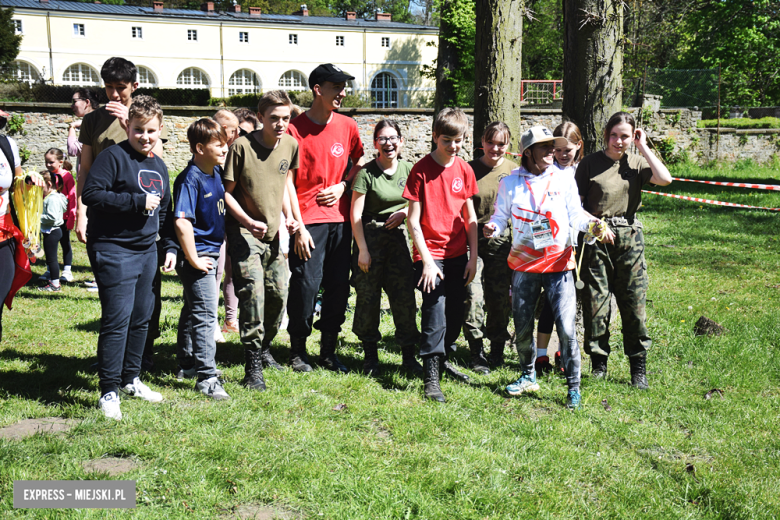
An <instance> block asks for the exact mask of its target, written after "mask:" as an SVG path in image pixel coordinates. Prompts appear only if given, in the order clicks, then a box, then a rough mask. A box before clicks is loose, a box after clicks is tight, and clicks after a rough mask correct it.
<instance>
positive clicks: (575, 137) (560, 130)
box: [536, 121, 584, 374]
mask: <svg viewBox="0 0 780 520" xmlns="http://www.w3.org/2000/svg"><path fill="white" fill-rule="evenodd" d="M553 136H555V137H565V138H566V139H567V140H568V143H567V144H566V146H557V147H556V148H555V166H557V167H558V169H560V170H561V172H562V174H565V175H566V176H567V178H568V177H571V181H572V182H575V181H574V172H575V171H577V164H578V163H579V162H580V159H582V151H583V149H584V148H583V146H584V142H583V141H582V134H581V133H580V129H579V128H578V127H577V125H575V124H574V123H572V122H571V121H567V122H565V123H562V124H560V125H558V126H557V127H555V130H553ZM571 243H572V245H574V246H575V247H576V246H577V231H576V230H571ZM543 300H544V307H542V313H541V315H540V316H539V324H538V326H537V329H536V356H537V357H536V373H537V374H546V373H548V372H550V371H551V370H552V369H553V366H552V365H551V364H550V357H549V356H548V355H547V346H548V345H549V344H550V338H551V337H552V331H553V326H554V325H555V317H554V316H553V311H552V307H551V306H550V300H548V299H547V298H543ZM555 366H556V367H558V369H559V370H560V371H561V372H563V362H562V361H561V351H560V349H558V351H557V352H556V353H555Z"/></svg>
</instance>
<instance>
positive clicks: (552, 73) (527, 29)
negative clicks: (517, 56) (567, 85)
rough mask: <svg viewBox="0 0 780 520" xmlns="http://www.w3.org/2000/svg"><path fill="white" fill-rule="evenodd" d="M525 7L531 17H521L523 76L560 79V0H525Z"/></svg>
mask: <svg viewBox="0 0 780 520" xmlns="http://www.w3.org/2000/svg"><path fill="white" fill-rule="evenodd" d="M525 7H526V8H527V9H530V10H531V11H532V12H533V15H532V16H533V20H529V19H528V18H524V19H523V55H522V62H523V64H522V70H523V79H563V12H562V2H561V0H526V2H525ZM516 16H520V15H519V14H518V15H516Z"/></svg>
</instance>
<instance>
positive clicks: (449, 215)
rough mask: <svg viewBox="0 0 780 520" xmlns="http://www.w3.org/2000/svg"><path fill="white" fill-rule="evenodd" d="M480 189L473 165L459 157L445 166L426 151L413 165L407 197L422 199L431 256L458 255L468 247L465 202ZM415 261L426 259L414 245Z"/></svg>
mask: <svg viewBox="0 0 780 520" xmlns="http://www.w3.org/2000/svg"><path fill="white" fill-rule="evenodd" d="M477 193H478V190H477V180H476V178H475V177H474V170H472V169H471V166H469V164H468V163H467V162H466V161H464V160H463V159H461V158H460V157H456V158H455V161H454V162H453V163H452V164H451V165H450V166H448V167H447V168H445V167H444V166H441V165H440V164H439V163H437V162H436V161H434V160H433V157H431V155H430V154H428V155H426V156H425V157H423V158H422V159H420V161H419V162H418V163H417V164H415V165H414V166H413V167H412V171H411V173H409V178H408V179H407V180H406V188H405V189H404V198H405V199H408V200H412V201H415V202H421V203H422V213H421V215H420V227H421V228H422V233H423V236H424V237H425V245H426V246H428V251H430V253H431V256H432V257H433V258H435V259H437V260H440V259H443V258H455V257H458V256H461V255H465V254H466V252H467V251H468V236H467V235H466V222H465V220H464V219H463V205H464V204H465V203H466V199H470V198H471V197H473V196H474V195H476V194H477ZM413 259H414V261H415V262H417V261H420V260H422V257H421V256H420V253H419V252H418V251H417V248H416V247H415V248H414V255H413Z"/></svg>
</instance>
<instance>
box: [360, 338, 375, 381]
mask: <svg viewBox="0 0 780 520" xmlns="http://www.w3.org/2000/svg"><path fill="white" fill-rule="evenodd" d="M363 354H364V356H365V357H364V359H363V373H364V374H366V375H367V376H370V377H374V376H377V375H379V354H378V353H377V344H376V343H375V342H372V341H364V342H363Z"/></svg>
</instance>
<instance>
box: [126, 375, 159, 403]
mask: <svg viewBox="0 0 780 520" xmlns="http://www.w3.org/2000/svg"><path fill="white" fill-rule="evenodd" d="M122 393H124V394H126V395H129V396H130V397H138V398H139V399H143V400H144V401H149V402H150V403H159V402H161V401H162V400H163V396H162V394H161V393H160V392H155V391H153V390H152V389H151V388H149V387H148V386H146V385H145V384H143V383H142V382H141V380H140V379H138V378H137V377H136V378H135V379H133V382H132V384H129V385H125V387H124V388H122Z"/></svg>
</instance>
